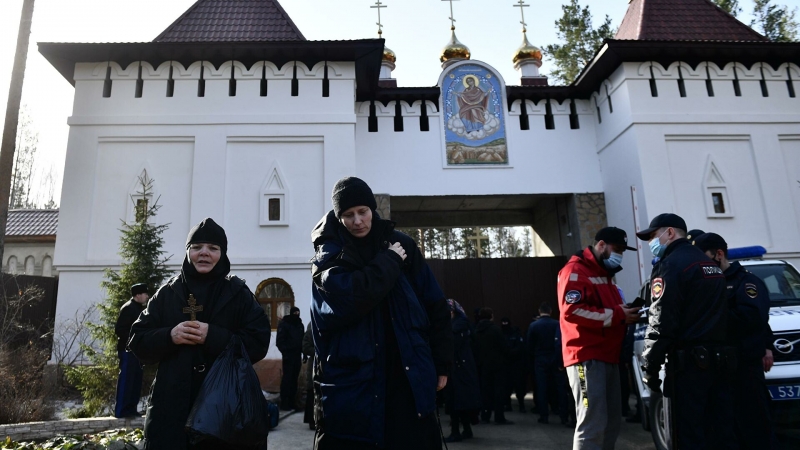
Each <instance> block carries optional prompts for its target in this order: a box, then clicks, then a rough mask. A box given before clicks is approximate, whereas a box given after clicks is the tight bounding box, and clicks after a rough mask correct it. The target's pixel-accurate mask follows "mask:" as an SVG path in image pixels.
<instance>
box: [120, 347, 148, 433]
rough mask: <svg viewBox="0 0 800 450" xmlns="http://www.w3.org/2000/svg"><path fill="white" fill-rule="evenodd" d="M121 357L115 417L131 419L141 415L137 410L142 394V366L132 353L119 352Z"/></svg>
mask: <svg viewBox="0 0 800 450" xmlns="http://www.w3.org/2000/svg"><path fill="white" fill-rule="evenodd" d="M117 355H118V356H119V377H118V378H117V404H116V406H115V407H114V416H116V417H130V416H137V415H139V414H138V412H137V408H138V406H139V398H140V396H141V394H142V366H141V365H139V360H137V359H136V357H135V356H133V353H130V352H121V351H117Z"/></svg>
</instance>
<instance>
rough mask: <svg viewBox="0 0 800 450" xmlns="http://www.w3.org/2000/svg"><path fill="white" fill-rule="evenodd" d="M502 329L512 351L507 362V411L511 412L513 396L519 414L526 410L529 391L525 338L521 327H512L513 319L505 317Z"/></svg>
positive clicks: (501, 324)
mask: <svg viewBox="0 0 800 450" xmlns="http://www.w3.org/2000/svg"><path fill="white" fill-rule="evenodd" d="M500 328H501V330H502V331H503V337H505V339H506V342H508V347H509V348H510V349H511V357H510V358H509V360H508V361H507V362H506V369H505V371H506V394H505V397H504V400H503V403H504V405H503V406H504V408H505V410H506V411H511V395H512V394H513V395H515V396H516V397H517V404H518V405H519V412H521V413H524V412H526V410H525V394H526V393H527V391H528V386H527V379H526V378H527V376H528V374H527V370H526V367H525V356H526V355H525V336H523V335H522V332H521V331H520V329H519V327H515V326H512V325H511V319H509V318H508V317H503V318H502V319H501V320H500Z"/></svg>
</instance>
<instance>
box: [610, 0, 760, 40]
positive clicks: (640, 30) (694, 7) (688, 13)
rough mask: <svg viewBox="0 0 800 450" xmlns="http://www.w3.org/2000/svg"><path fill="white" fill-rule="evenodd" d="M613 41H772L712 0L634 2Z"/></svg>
mask: <svg viewBox="0 0 800 450" xmlns="http://www.w3.org/2000/svg"><path fill="white" fill-rule="evenodd" d="M614 39H636V40H645V39H658V40H681V41H684V40H685V41H698V40H699V41H768V40H769V39H767V38H766V37H764V36H762V35H760V34H758V33H757V32H756V31H755V30H753V29H752V28H750V27H748V26H747V25H745V24H743V23H742V22H739V21H738V20H737V19H736V18H735V17H733V16H732V15H730V14H728V13H726V12H725V11H723V10H722V9H720V8H719V7H717V6H716V5H715V4H713V3H711V1H710V0H632V1H631V3H630V5H629V6H628V12H627V13H625V18H624V19H622V24H621V25H620V27H619V30H618V31H617V35H616V36H615V37H614Z"/></svg>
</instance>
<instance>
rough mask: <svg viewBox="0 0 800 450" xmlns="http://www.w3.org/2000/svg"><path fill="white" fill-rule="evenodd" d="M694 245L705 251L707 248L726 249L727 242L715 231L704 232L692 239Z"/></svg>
mask: <svg viewBox="0 0 800 450" xmlns="http://www.w3.org/2000/svg"><path fill="white" fill-rule="evenodd" d="M694 245H695V247H697V248H699V249H700V250H702V251H704V252H707V251H709V250H722V251H725V252H727V251H728V243H727V242H725V239H722V236H720V235H718V234H717V233H704V234H701V235H700V236H697V237H696V238H695V239H694Z"/></svg>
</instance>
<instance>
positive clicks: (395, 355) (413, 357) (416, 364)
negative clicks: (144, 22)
mask: <svg viewBox="0 0 800 450" xmlns="http://www.w3.org/2000/svg"><path fill="white" fill-rule="evenodd" d="M332 204H333V209H332V210H331V211H330V212H328V213H327V214H326V215H325V216H324V217H323V218H322V219H321V220H320V221H319V223H318V224H317V226H316V227H315V228H314V230H313V231H312V235H311V238H312V243H313V246H314V250H315V257H314V258H313V259H312V280H313V282H312V294H313V298H312V302H311V311H310V312H311V320H310V323H309V324H308V326H304V325H303V322H302V320H301V319H300V310H299V309H298V308H292V309H291V310H290V311H289V314H288V315H286V316H284V317H283V318H282V320H281V322H280V324H279V325H278V332H277V337H276V341H277V347H278V349H279V350H280V352H281V353H282V356H283V379H282V382H281V408H283V409H302V406H301V405H299V404H298V403H296V398H297V392H298V378H299V375H300V371H301V367H302V362H303V361H305V362H306V364H307V365H306V367H307V368H308V369H307V370H308V372H307V374H306V378H307V380H308V383H307V384H306V385H305V386H302V389H301V390H303V391H305V392H306V398H307V401H306V404H305V421H306V423H308V424H309V427H310V428H312V429H313V430H315V436H314V439H313V447H314V449H317V450H331V449H334V450H335V449H347V450H359V449H410V448H413V449H419V450H426V449H440V448H441V446H442V440H444V441H445V442H458V441H461V440H464V439H470V438H472V437H473V436H474V434H475V433H474V431H473V425H476V424H478V423H493V424H496V425H511V424H513V422H512V421H510V420H508V418H507V417H506V415H505V413H506V412H509V411H512V410H513V407H514V401H513V399H514V398H515V399H516V408H517V411H518V412H521V413H526V412H528V411H531V412H534V413H536V414H538V416H539V418H538V422H539V423H540V424H543V425H544V424H549V423H550V420H551V419H550V416H551V413H552V414H557V415H558V416H559V418H560V421H561V424H563V425H565V426H567V427H569V428H572V429H574V440H573V448H574V449H613V448H614V446H615V443H616V440H617V437H618V435H619V432H620V428H621V421H622V418H623V417H624V416H628V420H630V421H636V420H639V418H638V415H639V414H641V413H642V411H636V412H635V413H633V414H630V407H629V400H630V398H629V397H630V392H631V390H630V386H631V383H632V381H633V380H632V377H631V376H632V374H633V372H632V371H631V370H630V369H631V363H632V361H633V358H632V342H633V334H632V330H633V324H636V323H638V322H640V321H642V320H644V319H643V316H642V313H643V311H644V310H645V309H643V303H644V301H643V300H642V299H638V298H637V299H636V300H634V301H632V302H630V303H626V301H625V296H624V294H623V292H622V290H621V289H619V288H618V287H617V285H616V284H615V282H614V276H615V275H616V274H617V273H618V272H619V271H620V270H622V261H623V254H624V252H625V251H635V250H636V249H635V248H634V247H631V246H630V245H629V244H628V241H627V235H626V233H625V231H623V230H621V229H619V228H615V227H607V228H604V229H602V230H600V231H599V232H598V233H597V235H596V236H595V240H594V243H593V244H592V245H590V246H588V247H587V248H585V249H583V250H581V251H579V252H578V253H576V254H575V255H574V256H572V257H571V258H570V259H569V261H568V262H567V264H566V265H565V266H564V267H563V268H562V270H561V271H560V272H559V275H558V286H557V292H558V297H557V299H553V301H547V300H546V299H545V300H543V301H541V303H540V304H539V306H538V316H537V317H535V318H534V320H533V322H531V323H530V324H529V325H528V326H527V328H525V329H524V330H521V329H520V328H518V327H515V326H514V325H512V322H511V320H510V319H509V318H502V319H500V321H499V322H498V321H496V319H495V317H494V313H493V311H492V309H491V308H486V307H484V308H480V309H477V310H475V311H474V316H473V320H472V321H471V320H470V318H469V317H468V316H467V313H466V312H465V310H464V308H463V307H462V306H461V304H459V302H458V301H456V300H454V299H446V297H445V295H444V293H443V292H442V290H441V289H440V287H439V285H438V283H437V281H436V279H435V278H434V276H433V273H432V272H431V270H430V268H429V267H428V265H427V263H426V262H425V259H424V257H423V255H422V253H421V252H420V250H419V249H418V248H417V245H416V243H415V242H414V240H413V239H412V238H410V237H409V236H407V235H405V234H403V233H400V232H399V231H396V230H395V229H394V223H393V222H391V221H388V220H384V219H382V218H381V217H380V216H379V215H378V213H377V211H376V209H377V205H376V201H375V197H374V195H373V193H372V190H371V189H370V187H369V186H368V185H367V183H365V182H364V181H363V180H360V179H358V178H354V177H349V178H343V179H341V180H339V181H338V182H337V183H336V185H335V186H334V189H333V195H332ZM637 236H638V237H639V238H640V239H642V240H646V241H648V242H649V247H650V250H651V251H652V253H653V254H654V255H655V256H656V257H658V258H659V261H658V262H657V263H656V264H655V265H654V268H653V275H652V278H651V280H650V297H651V300H652V303H651V304H650V306H649V314H648V315H647V320H649V325H648V327H647V331H646V333H645V350H644V353H643V355H642V358H643V361H644V364H643V365H642V370H643V373H644V379H643V381H644V383H646V384H647V386H648V387H649V388H650V389H651V390H652V391H653V392H661V390H662V383H661V380H660V371H661V369H662V365H663V364H664V363H665V361H666V360H668V361H669V362H668V364H667V366H666V374H667V377H666V380H665V381H666V382H665V384H664V392H663V394H664V395H665V396H666V397H669V398H670V400H671V402H672V405H673V411H674V415H673V417H674V421H673V422H674V430H672V431H673V436H674V438H675V439H676V440H677V444H678V448H681V449H695V448H696V449H705V448H725V449H736V448H757V447H759V448H760V447H764V448H775V447H776V446H777V444H776V442H775V437H774V433H773V432H772V428H771V422H770V418H769V397H768V393H767V392H766V388H765V385H764V370H769V367H770V366H771V354H770V352H769V346H768V345H767V342H771V340H770V339H769V337H770V336H771V331H770V329H769V324H768V309H769V299H768V297H767V290H766V288H765V286H764V285H763V283H762V282H761V280H759V279H758V278H757V277H755V276H753V275H752V274H749V273H748V272H747V271H745V270H744V269H743V268H742V267H741V266H740V265H739V264H738V263H736V262H731V261H729V260H728V259H727V257H728V254H727V243H726V242H725V240H724V239H723V238H722V237H721V236H719V235H717V234H713V233H702V232H700V231H699V230H695V231H692V232H691V233H689V232H687V227H686V224H685V222H684V221H683V219H682V218H680V217H678V216H676V215H675V214H662V215H659V216H657V217H656V218H655V219H653V221H652V222H651V224H650V227H649V228H647V229H645V230H642V231H640V232H638V233H637ZM229 271H230V262H229V260H228V257H227V236H226V235H225V231H224V230H223V229H222V227H220V226H219V225H217V224H216V223H215V222H214V221H213V220H212V219H210V218H208V219H205V220H203V221H202V222H201V223H199V224H198V225H197V226H195V227H194V228H193V229H192V230H191V231H190V233H189V235H188V237H187V241H186V253H185V258H184V261H183V265H182V268H181V271H180V273H179V274H178V275H176V276H174V277H173V278H171V279H170V280H169V281H168V282H167V283H165V284H164V285H163V286H162V287H161V288H160V289H159V290H158V291H157V292H156V293H155V295H154V296H153V297H152V298H150V299H149V300H148V298H149V295H148V291H147V286H146V285H143V284H141V285H140V284H137V285H134V286H132V287H131V295H132V298H131V300H130V301H129V302H128V303H126V304H125V305H124V306H123V307H122V309H121V311H120V319H119V321H118V323H117V327H116V333H117V335H118V338H119V341H118V342H119V345H118V352H119V357H120V377H119V383H118V393H117V394H118V395H117V407H116V411H115V413H116V415H117V416H118V417H127V416H132V415H138V414H141V413H139V412H138V411H137V408H136V405H137V403H138V400H139V388H140V387H141V367H140V366H141V364H151V363H152V364H155V363H158V373H157V375H156V379H155V381H154V383H153V386H152V388H151V395H150V397H149V399H148V405H147V410H146V419H145V429H144V445H145V447H144V448H145V449H170V450H172V449H203V448H214V449H238V448H243V447H240V446H237V445H233V444H231V442H229V441H226V440H224V439H222V440H217V439H215V438H214V437H213V436H211V437H205V438H203V439H196V436H190V435H188V434H187V431H186V429H185V428H188V427H187V426H186V424H187V417H189V415H190V412H191V413H192V414H194V413H195V412H196V411H195V410H196V409H197V405H196V404H195V402H196V401H197V397H198V393H199V392H200V391H201V389H202V387H203V385H204V380H205V379H206V377H207V375H208V371H209V369H210V368H212V367H213V365H214V363H215V361H216V360H217V359H218V358H219V356H220V355H221V354H222V353H223V351H228V350H229V349H230V348H231V345H233V344H234V343H235V344H236V345H241V348H242V352H244V353H246V355H245V356H246V357H249V360H250V361H258V360H260V359H262V358H263V357H264V356H265V355H266V353H267V348H268V346H269V343H270V337H271V326H270V323H269V320H268V318H267V316H266V314H265V312H264V310H263V309H262V308H261V306H260V305H259V304H258V303H257V301H256V300H255V298H254V296H253V294H252V292H251V291H250V290H249V289H248V288H247V286H246V285H245V283H244V281H243V280H241V279H240V278H237V277H235V276H232V275H230V274H229ZM555 304H557V309H556V308H554V305H555ZM187 314H190V317H189V318H188V320H187V317H186V315H187ZM198 314H199V315H200V317H199V318H198V317H197V315H198ZM498 323H499V324H498ZM529 388H530V389H529ZM529 390H532V391H533V403H532V404H531V405H526V394H527V393H528V392H529ZM734 392H736V395H734ZM442 404H443V405H444V411H445V413H446V414H447V415H448V416H449V418H450V434H449V436H447V437H446V438H444V436H443V432H442V430H441V423H440V421H439V415H438V411H439V408H440V406H442ZM745 423H746V425H747V426H744V424H745ZM229 431H230V430H229ZM235 432H236V431H235V430H233V433H234V434H235ZM223 434H224V433H223ZM264 446H265V445H264Z"/></svg>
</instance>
